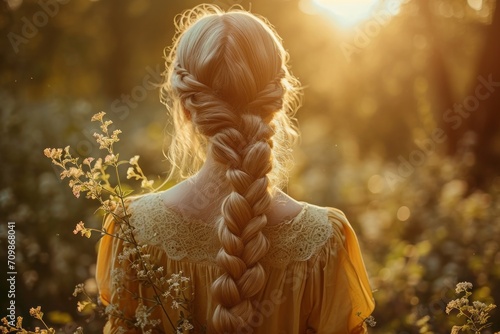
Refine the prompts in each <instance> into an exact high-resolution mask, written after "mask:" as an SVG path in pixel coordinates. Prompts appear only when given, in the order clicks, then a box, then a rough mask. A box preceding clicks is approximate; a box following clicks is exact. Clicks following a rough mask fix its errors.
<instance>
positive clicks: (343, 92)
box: [0, 0, 500, 334]
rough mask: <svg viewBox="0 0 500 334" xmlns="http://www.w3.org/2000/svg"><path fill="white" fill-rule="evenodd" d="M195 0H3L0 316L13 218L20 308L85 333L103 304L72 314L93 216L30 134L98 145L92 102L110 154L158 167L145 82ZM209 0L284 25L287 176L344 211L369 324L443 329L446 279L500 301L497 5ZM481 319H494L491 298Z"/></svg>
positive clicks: (90, 252)
mask: <svg viewBox="0 0 500 334" xmlns="http://www.w3.org/2000/svg"><path fill="white" fill-rule="evenodd" d="M198 3H200V2H199V1H188V0H185V1H166V0H163V1H160V0H120V1H119V0H107V1H105V0H95V1H90V0H64V1H63V0H60V1H56V0H39V1H31V0H24V1H23V0H3V1H2V2H1V3H0V32H1V33H0V36H1V38H0V71H1V72H0V73H1V74H0V259H1V261H0V272H1V274H0V279H1V281H0V282H1V283H0V286H1V287H2V289H1V290H2V292H1V295H0V315H3V314H7V311H6V308H7V305H8V303H9V299H8V297H7V292H4V291H7V284H6V283H5V282H6V277H5V275H6V273H7V260H6V259H7V253H6V252H7V242H6V240H7V239H6V236H7V222H9V221H14V222H16V241H17V245H16V246H17V248H16V270H17V273H18V274H17V280H16V297H15V301H16V307H17V315H22V316H24V317H26V318H29V308H30V307H33V306H37V305H41V306H42V309H43V310H44V311H45V313H46V317H45V318H46V320H47V321H48V323H49V324H51V325H53V326H54V327H55V328H58V329H60V330H61V331H62V332H68V333H72V332H73V330H74V328H76V326H80V325H82V326H84V328H85V331H86V332H96V333H97V332H99V331H100V329H101V327H100V326H102V323H103V321H102V319H99V318H95V319H94V317H93V316H92V315H91V314H90V315H89V314H87V315H82V314H79V313H78V312H77V311H76V302H77V298H74V297H73V296H72V292H73V289H74V286H75V285H76V284H77V283H80V282H86V285H87V287H88V289H89V290H90V291H93V290H94V291H95V283H94V281H93V278H92V277H93V274H94V267H95V258H96V247H95V246H96V242H97V236H95V237H92V238H91V239H90V240H87V239H84V238H82V237H80V236H74V235H73V233H72V231H73V228H74V226H75V224H76V223H77V222H78V221H80V220H83V221H85V222H86V224H88V225H93V226H96V227H97V226H99V224H100V218H99V217H97V216H95V215H94V210H95V208H96V205H95V203H92V202H90V201H88V200H85V199H78V200H77V199H76V198H74V197H73V196H72V194H71V191H70V189H69V188H68V186H67V184H66V183H65V182H61V181H60V180H59V171H58V170H57V169H55V168H53V166H52V165H51V163H50V161H49V159H47V158H45V157H44V155H43V149H44V148H46V147H64V146H66V145H71V146H72V148H73V152H74V153H75V154H76V155H78V156H81V157H86V156H91V155H92V156H95V155H97V154H99V150H98V146H97V145H96V144H95V141H94V139H93V138H92V134H93V133H94V131H95V130H96V124H94V123H91V122H90V118H91V116H92V115H93V114H95V113H97V112H99V111H105V112H106V113H107V114H108V116H109V117H110V118H111V119H112V120H113V121H114V125H115V126H116V127H117V128H119V129H121V130H122V131H123V135H122V136H121V141H120V143H119V145H118V152H120V154H121V157H122V158H124V159H128V158H130V157H132V156H134V155H136V154H139V155H140V156H141V160H140V162H141V166H142V167H143V168H144V170H145V172H146V173H147V174H148V176H150V177H151V178H153V179H156V180H158V181H159V182H160V181H161V180H162V179H163V178H165V176H166V173H167V171H168V169H169V165H168V162H167V161H166V160H165V158H164V156H163V154H162V150H163V149H164V148H165V145H168V137H166V135H165V133H166V132H168V126H167V115H166V111H165V109H164V106H163V105H161V104H160V102H159V92H158V89H157V88H156V87H155V86H154V85H153V84H154V83H159V82H160V81H161V72H162V71H163V68H164V64H163V50H164V48H165V47H166V46H168V45H169V44H170V42H171V39H172V36H173V33H174V31H173V18H174V16H175V15H176V14H177V13H179V12H181V11H182V10H184V9H187V8H190V7H192V6H194V5H196V4H198ZM213 3H215V4H218V5H219V6H221V7H222V8H228V7H230V6H231V5H234V4H239V5H241V6H243V8H245V9H251V11H252V12H254V13H258V14H261V15H263V16H265V17H267V18H268V19H269V21H270V22H271V23H272V24H273V25H274V26H275V28H276V30H277V31H278V33H279V34H280V35H281V37H282V38H283V39H284V45H285V47H286V49H287V50H288V51H289V53H290V58H291V66H292V71H293V73H294V74H295V75H296V76H297V77H298V78H299V79H300V80H301V82H302V84H303V85H304V87H305V89H304V101H303V106H302V108H301V109H300V110H299V112H298V114H297V118H298V120H299V124H300V128H301V131H302V141H301V143H300V145H299V147H297V149H296V151H295V158H296V164H295V168H294V170H293V172H292V174H291V176H290V184H289V187H288V188H287V191H288V192H289V193H290V194H291V195H292V196H294V197H296V198H297V199H299V200H304V201H309V202H313V203H315V204H318V205H325V206H335V207H338V208H340V209H342V210H343V211H344V212H346V214H347V216H348V217H349V219H350V221H351V223H352V225H353V226H354V228H355V230H356V231H357V233H358V236H359V239H360V243H361V247H362V250H363V254H364V258H365V261H366V265H367V268H368V271H369V274H370V277H371V282H372V287H373V289H374V297H375V300H376V303H377V308H376V310H375V313H374V314H373V315H374V316H375V318H376V320H377V326H376V327H375V328H373V329H372V330H371V332H372V333H380V334H389V333H394V334H405V333H406V334H407V333H432V332H434V333H448V332H449V330H450V328H451V325H452V323H453V321H454V320H453V319H452V318H453V317H452V318H451V319H450V317H448V316H446V314H445V312H444V310H445V307H446V304H447V303H448V302H449V301H450V300H452V299H453V298H454V297H455V296H454V293H453V290H454V287H455V284H456V283H457V282H460V281H470V282H472V283H473V284H474V293H473V296H472V297H473V298H474V299H478V300H481V301H484V302H493V301H494V300H495V301H496V302H497V303H500V244H499V240H500V131H499V130H500V116H499V107H500V8H498V7H499V6H497V2H496V1H494V0H401V1H399V0H391V1H385V0H356V1H355V0H353V1H338V0H300V1H299V0H270V1H264V0H255V1H251V2H249V1H242V0H236V1H232V0H217V1H214V2H213ZM152 83H153V84H152ZM124 172H125V171H124ZM131 185H132V186H135V187H136V186H137V185H133V184H131ZM4 287H5V289H4ZM425 316H428V318H426V320H423V321H419V319H422V318H424V317H425ZM89 318H92V321H91V322H89V323H87V322H88V319H89ZM491 320H492V322H493V327H492V328H493V329H495V330H500V311H498V310H497V311H496V313H494V314H493V317H492V319H491ZM26 321H29V322H28V323H27V325H33V326H34V325H39V324H37V323H36V322H32V321H31V320H29V319H26ZM424 322H425V323H426V325H425V326H422V323H424Z"/></svg>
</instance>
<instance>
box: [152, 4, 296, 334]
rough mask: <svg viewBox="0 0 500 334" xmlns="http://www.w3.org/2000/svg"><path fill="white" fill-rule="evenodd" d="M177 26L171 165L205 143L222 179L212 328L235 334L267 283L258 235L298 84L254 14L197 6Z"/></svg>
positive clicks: (167, 97) (265, 245)
mask: <svg viewBox="0 0 500 334" xmlns="http://www.w3.org/2000/svg"><path fill="white" fill-rule="evenodd" d="M177 27H178V28H179V29H180V33H179V35H178V36H177V37H176V38H177V40H175V42H174V45H173V47H172V48H171V49H170V54H169V56H167V65H168V70H167V82H166V83H165V85H164V86H163V87H162V93H163V96H164V101H165V102H166V104H167V106H168V107H169V109H170V110H171V111H172V115H173V120H174V123H173V124H174V129H175V130H176V131H177V133H179V134H180V136H179V137H178V140H177V141H174V143H175V145H172V146H171V150H170V153H171V155H170V157H171V160H172V161H173V162H174V163H176V162H180V164H177V166H179V167H180V168H182V167H183V166H185V165H186V161H188V160H187V159H186V157H187V155H186V153H187V152H188V149H189V148H194V150H193V154H196V155H197V156H201V154H200V152H199V151H200V148H201V147H200V146H199V144H200V143H206V144H207V146H206V148H208V150H207V151H206V154H207V155H210V156H211V157H212V158H213V160H214V161H215V162H216V163H217V164H218V166H219V168H220V170H221V171H222V172H223V173H225V176H226V180H227V184H228V186H229V188H230V189H228V192H229V193H228V194H227V193H224V194H221V196H225V197H223V201H222V204H221V208H220V219H219V220H218V222H217V227H218V236H219V240H220V243H221V249H220V251H219V253H218V255H217V257H216V262H217V264H218V265H219V266H220V267H221V269H222V275H221V276H220V277H219V278H218V279H217V280H216V281H215V282H213V285H212V295H213V298H214V301H215V302H216V305H217V306H216V309H215V311H214V314H213V317H212V325H213V328H214V331H216V332H217V333H238V332H242V331H243V330H244V329H245V327H246V326H249V323H251V320H252V316H253V315H254V306H253V303H252V301H253V299H255V298H256V297H258V296H259V294H260V293H261V292H262V290H263V288H264V286H265V283H266V273H265V271H264V268H263V267H262V265H261V264H260V261H261V260H262V258H263V257H264V256H265V255H266V253H267V252H268V249H269V241H268V240H267V238H266V237H265V235H264V234H263V233H262V230H263V228H264V227H265V226H266V224H267V215H266V214H267V213H268V211H269V208H270V205H271V200H272V196H273V190H274V189H275V187H276V185H277V184H278V182H281V181H282V177H281V176H282V174H283V171H284V166H286V165H287V162H288V161H287V158H286V157H287V155H288V153H289V150H288V147H289V146H290V145H291V144H293V142H294V139H295V138H296V132H295V128H294V126H293V120H292V118H291V115H293V112H294V111H295V109H296V107H298V98H297V97H298V93H297V90H296V89H297V87H298V82H297V80H296V79H295V78H294V77H293V76H292V75H291V74H290V73H289V72H288V70H287V67H286V60H287V59H286V58H287V54H286V52H285V51H284V49H283V47H282V45H281V42H280V40H279V37H277V35H276V34H275V32H274V31H273V30H272V28H271V27H270V26H269V25H268V24H266V23H265V22H264V21H263V20H261V19H259V18H257V17H256V16H255V15H253V14H250V13H247V12H244V11H231V12H228V13H223V12H222V11H220V10H219V9H218V8H216V7H214V6H212V5H202V6H200V7H195V8H194V9H193V10H191V11H188V12H186V13H185V14H183V15H181V16H180V18H179V21H178V23H177ZM169 101H170V102H169ZM182 115H184V116H182ZM185 124H189V125H190V126H189V127H188V126H185ZM191 129H192V130H191ZM188 130H189V131H188ZM275 152H279V155H276V154H275ZM177 153H179V154H177ZM177 157H179V158H178V159H176V158H177ZM276 171H277V173H276ZM273 173H275V174H274V175H279V176H280V177H279V178H276V177H274V175H273ZM226 194H227V195H226Z"/></svg>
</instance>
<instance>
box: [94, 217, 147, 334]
mask: <svg viewBox="0 0 500 334" xmlns="http://www.w3.org/2000/svg"><path fill="white" fill-rule="evenodd" d="M115 214H118V215H120V213H115ZM103 228H104V230H105V231H106V232H107V233H109V234H112V235H120V234H121V233H120V226H119V224H118V223H117V222H116V220H115V218H114V215H112V214H109V215H108V216H107V217H106V218H105V221H104V225H103ZM123 249H124V242H123V240H122V239H120V238H117V237H113V236H110V235H107V234H106V235H104V236H103V237H102V238H101V240H100V242H99V246H98V253H97V264H96V282H97V287H98V290H99V299H100V301H101V303H102V304H103V305H104V306H106V307H107V312H108V310H109V308H112V309H113V310H111V313H113V314H115V315H109V316H108V322H107V323H106V325H105V327H104V329H103V332H104V333H136V332H138V331H137V329H135V328H133V327H131V326H130V321H127V319H131V318H133V316H134V315H135V310H136V309H137V306H138V301H137V298H133V296H132V295H130V294H126V293H119V292H118V289H117V286H118V285H117V284H116V283H114V282H113V280H114V279H119V277H116V275H123V274H120V272H121V273H126V271H127V269H128V268H127V266H128V264H127V263H126V261H122V262H120V261H119V259H118V258H119V257H118V256H119V255H120V254H122V252H123ZM120 283H121V284H120V285H121V286H122V287H121V289H124V290H128V291H137V290H138V286H137V285H138V283H136V282H134V281H132V280H121V282H120ZM117 312H118V313H117Z"/></svg>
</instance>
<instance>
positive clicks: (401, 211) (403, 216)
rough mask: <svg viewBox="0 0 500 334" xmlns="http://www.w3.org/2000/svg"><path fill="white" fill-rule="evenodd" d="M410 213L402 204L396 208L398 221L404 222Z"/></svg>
mask: <svg viewBox="0 0 500 334" xmlns="http://www.w3.org/2000/svg"><path fill="white" fill-rule="evenodd" d="M410 214H411V212H410V208H408V207H407V206H404V205H403V206H402V207H400V208H399V209H398V213H397V217H398V219H399V220H400V221H402V222H404V221H407V220H408V218H410Z"/></svg>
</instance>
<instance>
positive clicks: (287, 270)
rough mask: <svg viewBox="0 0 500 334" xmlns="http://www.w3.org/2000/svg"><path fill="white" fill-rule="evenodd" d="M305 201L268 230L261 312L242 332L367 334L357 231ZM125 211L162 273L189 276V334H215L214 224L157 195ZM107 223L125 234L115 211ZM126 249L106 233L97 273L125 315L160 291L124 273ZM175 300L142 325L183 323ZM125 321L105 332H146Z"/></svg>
mask: <svg viewBox="0 0 500 334" xmlns="http://www.w3.org/2000/svg"><path fill="white" fill-rule="evenodd" d="M302 205H303V208H302V210H301V212H300V213H299V214H298V215H297V216H296V217H295V218H293V219H291V220H287V221H283V222H281V223H280V224H276V225H273V226H267V227H265V229H264V231H263V233H264V234H265V235H266V237H267V238H268V239H269V241H270V245H271V246H270V250H269V252H268V254H267V255H266V256H265V257H264V258H263V260H262V262H261V263H262V265H263V267H264V269H265V271H266V274H267V283H266V286H265V289H264V290H263V291H262V293H261V294H260V296H259V298H257V299H256V301H254V304H255V305H256V310H257V311H256V314H255V316H254V317H253V318H252V321H251V323H249V324H248V326H247V327H245V329H244V330H242V331H241V332H242V333H255V334H260V333H284V334H295V333H297V334H299V333H300V334H302V333H304V334H305V333H319V334H346V333H365V332H366V328H365V324H364V322H363V319H364V318H367V317H368V316H369V315H370V314H371V312H372V311H373V308H374V302H373V298H372V294H371V290H370V286H369V282H368V278H367V274H366V270H365V266H364V264H363V260H362V257H361V252H360V249H359V245H358V241H357V238H356V235H355V233H354V231H353V230H352V227H351V226H350V224H349V222H348V221H347V219H346V217H345V216H344V214H343V213H342V212H341V211H339V210H337V209H333V208H324V207H318V206H315V205H311V204H308V203H305V202H303V203H302ZM127 213H128V214H130V219H129V221H130V224H131V225H132V226H133V227H134V232H133V233H134V236H135V238H136V240H137V242H138V243H140V244H144V245H146V246H144V248H143V250H144V251H145V253H148V254H150V259H149V261H150V262H151V263H154V264H155V266H156V267H158V266H161V267H163V268H162V269H163V274H164V277H166V278H170V277H171V275H172V274H178V273H180V272H182V276H184V277H188V278H189V282H188V283H189V284H188V286H189V289H188V290H187V291H184V293H185V294H186V296H188V298H192V302H191V303H190V309H189V312H186V311H185V310H184V311H183V312H184V313H183V314H184V316H188V314H187V313H189V316H191V319H192V320H191V323H192V324H193V325H194V329H193V330H191V331H190V332H189V333H213V329H212V328H211V327H210V323H211V321H210V319H211V316H212V314H213V310H214V308H215V306H216V305H214V303H213V301H212V299H211V297H210V295H211V294H210V287H211V284H212V282H213V281H214V280H215V279H216V278H217V277H219V276H220V275H221V270H220V268H219V267H218V266H217V265H216V264H215V261H214V259H215V256H216V254H217V252H218V250H219V247H220V243H219V241H218V237H217V231H216V229H215V228H214V226H213V225H209V224H206V223H204V222H202V221H199V220H198V221H197V220H189V219H186V218H185V217H184V216H182V215H181V214H180V213H179V212H178V211H175V210H174V209H171V208H167V207H166V206H165V204H164V203H163V200H162V198H161V197H160V194H159V193H153V194H148V195H144V196H141V197H138V198H136V199H134V200H131V201H130V203H128V204H127ZM104 228H105V229H106V231H107V232H109V233H118V234H119V231H120V229H121V228H122V227H121V226H120V225H119V224H118V223H116V221H115V219H113V216H112V215H109V216H108V218H107V219H106V221H105V226H104ZM125 248H126V247H125ZM123 251H124V241H123V240H121V239H119V238H114V237H110V236H107V235H106V236H104V237H103V238H102V239H101V241H100V245H99V252H98V259H97V272H96V279H97V284H98V287H99V293H100V300H101V301H102V303H103V304H104V305H107V306H108V308H112V307H113V308H114V309H115V310H119V311H120V312H123V313H122V317H128V318H134V315H135V314H136V310H137V309H138V305H139V303H142V304H144V305H146V306H147V307H149V306H151V305H153V304H151V303H150V304H148V301H146V300H147V299H150V300H151V299H154V292H153V288H151V287H150V286H149V287H148V286H146V285H145V284H139V283H138V282H137V280H136V279H135V278H134V276H132V278H130V277H129V278H128V279H127V278H123V276H124V275H123V273H124V272H127V273H128V272H130V262H129V261H128V260H127V259H126V258H127V256H123ZM120 254H122V256H121V259H120ZM141 298H142V299H141ZM141 300H142V301H141ZM170 303H171V301H170V302H169V303H164V311H162V310H161V309H160V308H159V307H155V308H153V309H152V310H150V311H151V312H152V318H155V319H158V320H159V321H158V322H159V324H158V325H157V326H155V327H154V328H151V327H144V329H152V331H151V332H152V333H176V331H175V329H173V327H172V325H171V323H170V321H171V322H172V323H173V324H174V326H177V320H178V319H179V315H180V311H181V310H182V308H177V309H176V308H175V305H173V304H170ZM166 314H168V318H170V320H169V319H168V318H167V315H166ZM127 324H128V323H127V322H126V321H124V320H122V319H121V318H120V317H115V316H111V317H110V318H109V320H108V322H107V324H106V326H105V328H104V332H105V333H120V332H127V333H138V332H141V329H140V328H139V329H138V328H137V327H136V328H133V327H130V326H128V325H127ZM185 333H188V331H186V332H185Z"/></svg>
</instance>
